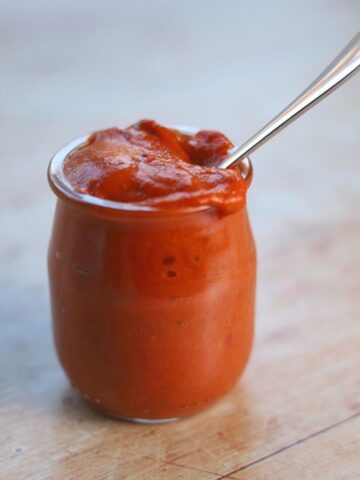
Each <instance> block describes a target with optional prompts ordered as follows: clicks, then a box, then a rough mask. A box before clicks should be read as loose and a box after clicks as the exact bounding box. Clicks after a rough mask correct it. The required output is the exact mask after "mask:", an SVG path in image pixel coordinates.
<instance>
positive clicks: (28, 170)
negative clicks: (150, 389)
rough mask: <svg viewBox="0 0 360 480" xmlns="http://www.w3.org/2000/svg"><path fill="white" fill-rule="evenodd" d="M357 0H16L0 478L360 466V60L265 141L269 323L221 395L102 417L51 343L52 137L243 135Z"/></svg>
mask: <svg viewBox="0 0 360 480" xmlns="http://www.w3.org/2000/svg"><path fill="white" fill-rule="evenodd" d="M359 19H360V3H359V2H358V1H354V0H344V1H341V2H340V1H338V2H336V1H335V0H328V1H325V0H318V1H310V0H306V1H303V2H288V1H285V0H283V1H280V0H278V1H275V2H265V1H263V2H261V1H258V2H239V1H235V0H225V1H224V2H213V1H210V0H208V1H205V0H200V1H197V2H194V1H190V0H183V1H182V2H169V1H166V0H151V1H146V0H139V1H136V2H131V1H115V0H113V1H110V0H104V1H101V2H100V1H94V0H89V1H87V2H85V0H81V1H77V2H73V1H70V0H63V1H53V2H46V1H45V0H33V1H29V2H21V1H20V0H16V1H10V0H8V1H4V0H0V37H1V41H0V55H1V76H0V78H1V89H0V125H1V129H0V140H1V141H0V176H1V187H0V189H1V199H2V200H1V218H0V232H1V235H0V325H1V335H0V479H1V480H8V479H11V480H45V479H46V480H47V479H55V480H70V479H71V480H87V479H89V480H93V479H94V480H120V479H129V480H143V479H144V480H148V479H170V480H172V479H191V480H211V479H213V480H216V479H217V480H220V479H224V478H226V479H240V480H245V479H246V480H269V479H271V480H285V479H286V480H288V479H289V480H290V479H291V480H298V479H311V480H312V479H321V480H323V479H324V480H335V479H336V480H340V479H341V480H345V479H346V480H349V479H351V480H353V479H354V480H355V479H357V478H360V442H359V437H360V423H359V422H360V420H359V412H360V384H359V372H360V256H359V244H360V210H359V206H360V194H359V178H360V161H359V153H360V135H359V133H360V132H359V122H360V113H359V104H360V94H359V87H360V83H359V82H360V77H359V78H355V79H353V80H351V81H350V82H349V83H348V84H347V85H345V86H344V87H343V88H342V89H341V90H339V91H338V92H337V93H336V94H334V95H333V96H331V97H329V98H328V99H327V101H326V102H324V103H322V104H321V105H319V106H318V107H317V108H316V109H315V110H314V111H312V112H310V113H308V114H307V115H306V116H305V117H304V118H302V119H300V120H299V121H298V122H296V123H295V124H294V125H293V126H292V127H290V128H289V129H287V130H286V131H284V132H283V133H282V134H280V135H279V136H278V137H277V138H274V139H273V140H272V141H271V142H270V143H269V144H268V145H266V146H264V147H263V148H262V149H261V150H259V151H258V152H256V154H255V155H254V157H253V163H254V166H255V178H254V183H253V186H252V189H251V192H250V194H249V200H248V203H249V209H250V215H251V220H252V225H253V229H254V234H255V238H256V242H257V249H258V257H259V267H258V278H259V280H258V296H257V336H256V342H255V348H254V353H253V355H252V358H251V361H250V364H249V366H248V368H247V370H246V373H245V374H244V376H243V377H242V379H241V381H240V382H239V384H238V385H237V387H236V388H235V390H234V391H233V392H232V393H231V394H229V395H228V396H227V397H226V398H225V399H224V400H223V401H221V402H220V403H218V404H217V405H216V406H215V407H214V408H212V409H209V410H208V411H206V412H203V413H201V414H199V415H196V416H194V417H192V418H188V419H185V420H182V421H180V422H177V423H172V424H166V425H159V426H140V425H133V424H128V423H123V422H119V421H115V420H112V419H109V418H106V417H104V416H102V415H100V414H98V413H96V412H94V411H92V410H90V409H89V408H88V407H86V406H85V405H84V404H83V402H82V401H81V400H80V399H79V398H78V397H77V396H76V394H75V393H74V392H72V391H71V390H70V388H69V386H68V382H67V380H66V378H65V376H64V374H63V372H62V371H61V368H60V366H59V364H58V362H57V359H56V357H55V353H54V349H53V344H52V338H51V322H50V311H49V300H48V291H47V277H46V264H45V259H46V249H47V242H48V238H49V233H50V228H51V222H52V215H53V208H54V198H53V196H52V194H51V193H50V191H49V189H48V186H47V183H46V174H45V172H46V167H47V163H48V160H49V158H50V156H51V155H52V153H53V152H54V151H55V150H56V149H57V148H58V147H60V146H61V145H62V144H64V143H66V142H67V141H69V140H71V139H73V138H76V137H78V136H79V135H81V134H83V133H85V132H88V131H92V130H95V129H98V128H104V127H108V126H112V125H116V124H119V125H127V124H129V123H131V122H135V121H137V120H138V119H139V118H143V117H145V118H146V117H150V118H156V119H157V120H158V121H160V122H164V123H167V124H179V125H181V124H188V125H194V126H201V127H204V128H214V129H220V130H221V131H224V132H225V133H227V134H228V135H229V136H230V137H231V138H232V139H233V140H234V141H235V142H241V141H242V140H245V139H246V138H247V137H248V136H250V135H251V134H252V133H253V132H254V131H255V130H256V129H257V128H259V127H261V126H262V125H263V123H264V122H266V121H267V120H269V119H270V118H271V116H272V115H273V114H275V113H277V111H278V110H279V109H280V108H282V107H283V106H285V104H286V103H287V102H288V101H290V100H291V99H292V98H293V97H294V96H295V95H296V94H297V93H298V92H299V91H300V90H301V89H302V88H304V87H305V86H306V84H307V83H308V82H310V81H311V80H312V79H313V78H314V76H315V75H317V74H318V73H319V72H320V70H321V69H322V68H323V67H324V66H325V65H326V64H327V62H329V61H330V60H331V58H332V57H333V56H334V55H335V54H336V53H337V52H338V51H339V50H340V49H341V48H342V46H343V45H344V44H345V43H346V42H347V41H348V40H349V39H350V38H351V36H352V35H353V34H355V33H356V30H357V29H358V28H359Z"/></svg>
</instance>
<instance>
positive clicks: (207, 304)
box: [48, 138, 256, 422]
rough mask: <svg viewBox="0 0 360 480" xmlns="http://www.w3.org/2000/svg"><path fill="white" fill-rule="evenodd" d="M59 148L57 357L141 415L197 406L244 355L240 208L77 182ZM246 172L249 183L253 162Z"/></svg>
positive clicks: (245, 267)
mask: <svg viewBox="0 0 360 480" xmlns="http://www.w3.org/2000/svg"><path fill="white" fill-rule="evenodd" d="M85 141H86V138H83V139H80V140H77V141H75V142H73V143H71V144H69V145H68V146H66V147H64V148H63V149H62V150H60V151H59V152H58V153H57V154H56V155H55V157H54V158H53V160H52V161H51V163H50V166H49V182H50V186H51V187H52V189H53V191H54V192H55V194H56V195H57V206H56V213H55V219H54V225H53V230H52V236H51V241H50V247H49V252H48V267H49V281H50V294H51V306H52V317H53V331H54V339H55V345H56V350H57V353H58V357H59V359H60V362H61V364H62V366H63V368H64V370H65V372H66V374H67V376H68V378H69V379H70V381H71V384H72V386H73V387H74V388H75V389H76V390H77V391H78V392H80V394H81V395H82V396H83V397H84V398H85V400H86V401H87V402H88V403H90V404H91V405H93V406H94V407H95V408H97V409H99V410H101V411H103V412H105V413H107V414H110V415H113V416H116V417H121V418H126V419H128V420H134V421H143V422H152V421H154V422H156V421H157V422H158V421H166V420H172V419H175V418H178V417H182V416H186V415H190V414H193V413H196V412H198V411H200V410H202V409H204V408H206V407H208V406H209V405H210V404H212V403H213V402H214V401H216V400H217V399H219V398H220V397H222V396H223V395H224V394H225V393H227V392H228V391H229V390H230V389H231V388H232V387H233V386H234V384H235V383H236V381H237V380H238V378H239V376H240V375H241V373H242V371H243V370H244V368H245V365H246V363H247V361H248V358H249V355H250V351H251V347H252V340H253V324H254V301H255V276H256V253H255V245H254V240H253V236H252V233H251V229H250V225H249V221H248V215H247V211H246V207H243V208H241V209H239V210H238V211H236V212H235V213H233V214H229V215H225V216H220V215H219V214H218V213H217V211H216V210H215V209H214V208H211V207H200V208H182V209H179V210H172V209H170V210H169V209H168V210H166V209H164V208H163V209H158V208H149V207H148V208H146V207H137V206H131V205H129V204H124V203H117V202H113V201H108V200H103V199H99V198H96V197H92V196H89V195H83V194H79V193H78V192H76V191H75V190H74V189H73V188H72V187H71V185H70V184H69V183H68V182H67V180H66V178H65V176H64V173H63V163H64V160H65V159H66V156H67V155H68V154H69V152H70V151H72V150H73V149H74V148H76V147H78V146H79V145H81V144H82V143H84V142H85ZM245 170H246V171H245V172H244V176H245V177H246V179H247V181H248V183H249V184H250V182H251V176H252V167H251V163H250V161H248V163H247V168H246V169H245Z"/></svg>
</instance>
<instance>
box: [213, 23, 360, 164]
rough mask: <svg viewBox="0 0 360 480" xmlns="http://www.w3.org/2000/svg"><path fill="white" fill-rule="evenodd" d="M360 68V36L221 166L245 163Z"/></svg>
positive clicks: (358, 34) (359, 34)
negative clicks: (245, 158)
mask: <svg viewBox="0 0 360 480" xmlns="http://www.w3.org/2000/svg"><path fill="white" fill-rule="evenodd" d="M359 67H360V32H358V33H357V35H355V37H354V38H353V39H352V40H351V42H350V43H349V44H348V45H347V46H346V47H345V48H344V50H343V51H342V52H341V53H340V54H339V55H338V56H337V57H336V58H335V60H334V61H333V62H332V63H330V65H329V66H328V67H327V68H326V69H325V70H324V71H323V72H322V73H321V74H320V75H319V76H318V77H317V78H316V79H315V80H314V81H313V82H312V83H311V84H310V85H309V86H308V88H307V89H306V90H304V92H302V93H301V94H300V95H299V96H298V97H297V98H295V100H294V101H293V102H292V103H290V105H288V106H287V107H286V108H285V109H284V110H282V111H281V112H280V113H279V114H278V115H277V116H276V117H275V118H274V119H273V120H271V122H269V123H268V124H266V125H265V127H263V128H262V129H261V130H259V131H258V132H257V133H256V134H255V135H254V136H253V137H251V138H250V140H248V141H247V142H246V143H244V144H243V145H242V146H241V147H239V148H237V149H236V150H235V151H234V152H233V153H232V154H231V155H229V156H228V157H227V158H225V160H223V161H222V162H221V163H220V165H218V166H219V167H220V168H228V167H230V166H234V165H237V164H239V163H241V162H242V160H243V159H244V157H246V156H247V155H249V154H250V153H252V152H254V151H255V150H257V149H258V148H259V147H260V146H261V145H262V144H263V143H265V142H267V141H268V140H270V138H272V137H273V136H274V135H276V134H277V133H279V132H280V131H281V130H282V129H283V128H285V127H286V126H287V125H289V124H290V123H291V122H293V121H294V120H295V119H296V118H298V117H299V116H300V115H302V114H303V113H305V112H306V111H307V110H309V109H310V108H311V107H313V106H314V105H316V104H317V103H318V102H320V100H322V99H323V98H325V97H326V96H327V95H329V94H330V93H331V92H333V91H334V90H336V88H338V87H339V86H340V85H341V84H342V83H344V82H345V81H346V80H348V79H349V78H350V77H351V76H352V75H354V74H355V73H357V72H358V71H359Z"/></svg>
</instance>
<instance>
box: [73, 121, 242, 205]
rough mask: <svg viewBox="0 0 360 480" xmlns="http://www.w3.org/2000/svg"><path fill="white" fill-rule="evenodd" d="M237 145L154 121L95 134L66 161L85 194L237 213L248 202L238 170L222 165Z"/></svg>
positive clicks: (210, 134)
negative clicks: (205, 207)
mask: <svg viewBox="0 0 360 480" xmlns="http://www.w3.org/2000/svg"><path fill="white" fill-rule="evenodd" d="M232 147H233V145H232V143H231V142H230V141H229V140H228V139H227V138H226V137H225V136H224V135H223V134H221V133H219V132H214V131H209V130H201V131H199V132H198V133H196V134H195V135H186V134H184V133H181V132H179V131H177V130H173V129H169V128H166V127H164V126H162V125H159V124H158V123H156V122H154V121H153V120H141V121H140V122H138V123H136V124H135V125H131V126H130V127H127V128H124V129H120V128H110V129H107V130H102V131H98V132H95V133H93V134H92V135H91V136H90V137H89V139H88V141H87V142H86V144H84V145H82V146H80V147H79V148H77V149H75V150H73V151H72V152H71V153H70V154H69V155H68V157H67V159H66V160H65V163H64V174H65V176H66V178H67V180H68V181H69V182H70V184H71V185H72V187H73V188H74V189H75V190H76V191H78V192H80V193H84V194H88V195H93V196H95V197H98V198H103V199H107V200H112V201H116V202H125V203H131V204H133V205H143V206H144V205H145V206H150V207H155V208H166V209H171V208H186V207H200V206H211V207H215V208H217V209H218V210H219V211H221V212H223V213H231V212H234V211H236V210H238V209H239V208H241V207H242V206H244V204H245V199H246V189H247V187H246V183H245V181H244V179H243V177H242V175H241V173H240V171H239V170H238V169H229V170H225V169H220V168H217V166H216V165H218V164H219V163H220V162H221V160H223V159H224V158H225V157H226V156H227V155H228V154H229V151H230V149H231V148H232Z"/></svg>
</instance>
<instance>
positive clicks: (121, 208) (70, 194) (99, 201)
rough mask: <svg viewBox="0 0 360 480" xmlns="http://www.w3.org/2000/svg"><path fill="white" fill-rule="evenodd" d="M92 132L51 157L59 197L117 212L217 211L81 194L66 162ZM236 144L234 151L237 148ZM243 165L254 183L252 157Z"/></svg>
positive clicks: (51, 172) (192, 130)
mask: <svg viewBox="0 0 360 480" xmlns="http://www.w3.org/2000/svg"><path fill="white" fill-rule="evenodd" d="M169 128H173V129H176V130H178V131H180V132H181V133H185V134H190V135H194V134H196V133H197V132H198V131H199V129H198V128H194V127H188V126H178V125H176V126H170V127H169ZM90 136H91V134H87V135H83V136H82V137H79V138H77V139H75V140H73V141H71V142H69V143H67V144H66V145H64V146H63V147H62V148H60V149H59V150H58V151H57V152H56V153H55V154H54V155H53V156H52V158H51V159H50V163H49V166H48V171H47V174H48V181H49V185H50V187H51V189H52V190H53V192H54V193H55V195H56V196H58V197H61V198H63V199H68V200H70V201H74V202H76V203H77V204H82V205H88V206H93V207H99V208H101V209H108V210H112V211H117V212H119V213H120V212H123V213H128V214H141V213H142V214H165V215H178V214H191V213H197V212H205V211H211V210H214V207H212V206H209V205H201V206H198V207H188V206H186V207H179V208H171V209H169V208H165V207H154V206H149V205H138V204H134V203H130V202H117V201H114V200H107V199H104V198H99V197H95V196H93V195H89V194H85V193H80V192H78V191H76V190H75V189H74V188H73V186H72V185H71V183H70V182H69V181H68V180H67V178H66V176H65V173H64V169H63V166H64V161H65V159H66V158H67V156H68V155H69V154H70V153H71V152H72V151H73V150H75V149H76V148H78V147H80V146H81V145H84V144H85V143H86V142H87V140H88V139H89V137H90ZM236 148H237V147H236V146H234V147H233V148H232V149H231V150H234V149H236ZM242 164H243V165H244V167H245V172H246V173H245V175H244V179H245V180H246V181H247V182H248V185H250V183H251V179H252V172H253V167H252V163H251V160H250V158H249V157H246V158H244V160H243V162H242Z"/></svg>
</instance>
